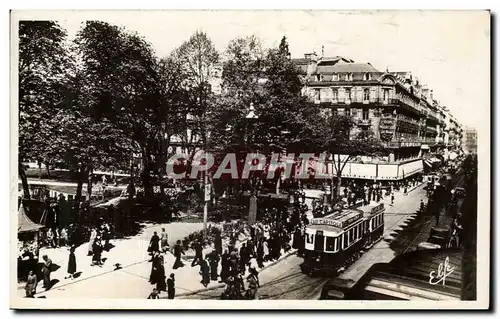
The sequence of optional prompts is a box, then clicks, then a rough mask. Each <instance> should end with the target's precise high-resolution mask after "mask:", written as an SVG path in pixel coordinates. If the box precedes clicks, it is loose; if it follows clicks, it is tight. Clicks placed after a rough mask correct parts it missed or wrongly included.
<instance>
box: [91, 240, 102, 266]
mask: <svg viewBox="0 0 500 319" xmlns="http://www.w3.org/2000/svg"><path fill="white" fill-rule="evenodd" d="M92 250H93V252H94V255H93V256H92V266H93V265H98V266H99V267H101V266H102V260H101V254H102V243H101V239H100V238H99V237H96V239H95V240H94V245H93V248H92Z"/></svg>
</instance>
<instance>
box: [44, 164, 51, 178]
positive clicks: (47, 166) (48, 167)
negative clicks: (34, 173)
mask: <svg viewBox="0 0 500 319" xmlns="http://www.w3.org/2000/svg"><path fill="white" fill-rule="evenodd" d="M45 168H46V170H47V178H48V179H50V166H49V163H45Z"/></svg>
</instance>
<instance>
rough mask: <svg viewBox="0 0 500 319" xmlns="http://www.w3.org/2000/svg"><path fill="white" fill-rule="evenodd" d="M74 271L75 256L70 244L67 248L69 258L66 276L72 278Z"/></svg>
mask: <svg viewBox="0 0 500 319" xmlns="http://www.w3.org/2000/svg"><path fill="white" fill-rule="evenodd" d="M75 273H76V257H75V247H74V246H71V248H70V249H69V260H68V274H69V276H68V277H67V278H71V279H73V278H74V277H73V276H74V275H75Z"/></svg>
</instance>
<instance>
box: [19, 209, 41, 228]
mask: <svg viewBox="0 0 500 319" xmlns="http://www.w3.org/2000/svg"><path fill="white" fill-rule="evenodd" d="M17 221H18V223H17V232H18V233H28V232H35V231H38V230H40V229H41V228H43V227H44V226H42V225H40V224H37V223H35V222H33V221H32V220H31V219H30V218H29V217H28V216H27V215H26V212H25V211H24V207H23V205H21V207H19V212H18V213H17Z"/></svg>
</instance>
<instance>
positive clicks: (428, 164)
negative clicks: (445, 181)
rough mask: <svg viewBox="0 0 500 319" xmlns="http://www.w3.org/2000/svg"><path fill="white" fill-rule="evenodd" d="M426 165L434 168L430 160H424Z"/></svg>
mask: <svg viewBox="0 0 500 319" xmlns="http://www.w3.org/2000/svg"><path fill="white" fill-rule="evenodd" d="M424 163H425V164H426V165H427V166H429V167H432V163H431V162H429V161H428V160H424Z"/></svg>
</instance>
